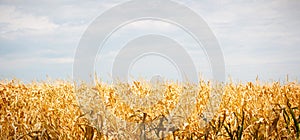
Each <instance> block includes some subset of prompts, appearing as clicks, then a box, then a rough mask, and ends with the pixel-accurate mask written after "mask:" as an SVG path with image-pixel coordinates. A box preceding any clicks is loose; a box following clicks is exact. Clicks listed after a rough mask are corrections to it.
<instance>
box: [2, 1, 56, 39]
mask: <svg viewBox="0 0 300 140" xmlns="http://www.w3.org/2000/svg"><path fill="white" fill-rule="evenodd" d="M0 9H1V12H0V23H1V25H0V30H1V37H3V38H10V39H13V38H15V37H18V36H24V35H28V34H35V35H41V34H47V33H50V32H53V31H54V30H55V29H56V28H57V27H58V25H57V24H55V23H53V22H51V21H50V20H49V19H48V18H47V17H38V16H34V15H32V14H26V13H22V12H20V11H18V9H17V8H16V7H15V6H3V5H0Z"/></svg>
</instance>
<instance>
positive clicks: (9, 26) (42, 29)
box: [0, 0, 300, 81]
mask: <svg viewBox="0 0 300 140" xmlns="http://www.w3.org/2000/svg"><path fill="white" fill-rule="evenodd" d="M123 2H125V1H124V0H123V1H121V0H99V1H94V0H90V1H71V0H59V1H58V0H57V1H46V0H41V1H31V0H27V1H21V0H0V79H11V78H13V77H16V78H18V79H21V80H24V81H30V80H36V79H37V80H42V79H45V78H46V76H49V77H51V78H52V79H56V78H60V79H71V78H72V66H73V59H74V54H75V51H76V48H77V46H78V43H79V41H80V38H81V36H82V34H83V33H84V31H85V30H86V29H87V27H88V25H89V24H90V23H92V21H93V20H94V19H95V18H96V17H97V16H99V15H101V13H103V12H104V11H106V10H108V9H110V8H112V7H113V6H116V5H118V4H122V3H123ZM177 2H179V3H181V4H183V5H185V6H187V7H189V8H191V9H192V10H194V11H195V12H196V13H197V14H198V15H200V16H201V17H202V18H203V19H204V20H205V21H206V22H207V24H208V25H209V27H210V28H211V30H212V31H213V32H214V34H215V36H216V37H217V39H218V41H219V44H220V47H221V48H222V50H223V55H224V59H225V65H226V76H228V77H229V76H230V77H232V78H233V79H235V80H241V81H253V80H255V78H256V76H257V75H258V76H259V78H260V79H262V80H264V81H268V80H271V79H273V80H279V79H281V80H282V79H284V78H285V77H286V75H289V77H290V78H291V79H298V80H299V78H300V71H299V70H300V46H299V44H300V27H299V25H300V10H299V7H300V1H299V0H261V1H258V0H244V1H243V2H238V1H229V0H224V1H219V0H216V1H211V0H203V1H198V0H177ZM149 26H150V27H152V29H155V30H161V32H164V30H168V31H173V29H172V27H169V25H168V24H165V23H157V22H150V23H149V22H140V23H132V24H131V25H128V26H127V27H125V28H124V29H120V31H119V32H118V33H116V35H115V36H113V37H112V38H113V39H118V36H122V35H123V36H124V34H126V31H127V32H129V31H128V29H132V28H140V30H142V31H143V32H144V31H147V30H145V29H144V28H146V29H147V27H149ZM126 29H127V30H126ZM152 31H153V30H152ZM119 39H120V38H119ZM123 39H124V38H123ZM120 40H121V39H120ZM120 40H119V41H120ZM111 42H114V41H113V40H111ZM117 42H118V41H117ZM188 43H189V42H188ZM110 45H115V44H109V43H108V44H107V46H108V48H109V47H110ZM116 49H118V48H114V49H106V50H107V51H105V49H104V52H102V53H100V54H101V56H99V58H102V59H101V60H99V62H98V63H96V70H97V73H100V75H101V74H102V73H103V75H104V79H105V78H107V77H108V78H109V76H107V75H109V74H108V73H109V70H107V69H106V68H108V67H109V66H106V65H109V63H111V62H112V60H113V56H114V55H112V54H113V53H115V52H116ZM188 52H189V53H190V54H191V56H192V57H193V58H194V60H195V63H197V64H198V63H201V64H199V66H197V67H198V68H199V69H197V70H198V71H199V72H200V73H202V74H204V75H206V74H207V75H209V70H208V69H209V68H208V67H206V66H205V65H206V63H207V62H205V59H202V58H203V56H201V57H200V56H199V53H197V52H198V50H189V51H188ZM193 53H194V55H193ZM200 53H201V52H200ZM197 56H199V59H198V58H196V57H197ZM155 59H157V60H155ZM151 60H152V61H154V60H155V61H158V62H162V63H161V65H165V63H167V62H163V61H160V60H159V59H158V58H145V60H143V61H140V62H137V63H136V64H137V66H134V67H137V68H136V69H134V68H133V70H132V73H138V72H141V71H143V68H144V69H147V70H149V68H145V67H144V66H143V64H145V63H147V62H148V61H149V62H150V61H151ZM202 60H203V62H202ZM147 66H150V67H152V68H153V70H157V69H158V68H159V67H160V66H159V64H156V65H155V64H153V65H149V64H148V65H147ZM157 67H158V68H157ZM170 69H172V68H171V67H170V68H169V67H164V68H163V69H162V70H160V71H158V73H159V72H161V74H162V75H164V72H166V73H169V74H176V71H175V72H174V70H170ZM208 77H209V76H208ZM228 77H227V78H228ZM105 80H107V79H105Z"/></svg>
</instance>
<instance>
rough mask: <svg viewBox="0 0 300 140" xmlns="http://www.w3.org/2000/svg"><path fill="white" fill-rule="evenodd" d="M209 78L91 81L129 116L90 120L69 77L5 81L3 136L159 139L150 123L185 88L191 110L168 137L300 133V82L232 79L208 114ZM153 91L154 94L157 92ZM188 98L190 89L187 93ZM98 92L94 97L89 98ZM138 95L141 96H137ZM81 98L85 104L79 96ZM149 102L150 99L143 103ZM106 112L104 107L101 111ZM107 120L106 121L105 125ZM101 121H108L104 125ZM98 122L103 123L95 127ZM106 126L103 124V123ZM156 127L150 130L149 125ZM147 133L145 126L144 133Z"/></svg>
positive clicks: (0, 106) (118, 112)
mask: <svg viewBox="0 0 300 140" xmlns="http://www.w3.org/2000/svg"><path fill="white" fill-rule="evenodd" d="M210 85H211V84H210V82H207V81H201V82H199V84H198V85H192V84H178V83H171V82H170V83H164V84H163V85H161V86H160V87H159V88H157V87H156V88H155V90H154V89H152V87H151V86H150V85H149V84H147V82H133V83H129V84H126V83H123V84H121V83H120V84H115V85H110V84H106V83H101V82H100V83H98V84H97V86H94V87H92V88H90V89H89V90H91V91H92V92H93V93H95V94H96V95H98V96H99V99H101V101H103V102H102V105H101V106H100V105H99V106H97V105H95V106H94V107H99V108H98V110H97V109H96V110H95V111H98V115H102V116H105V115H103V114H105V112H104V111H103V110H101V109H103V106H105V109H107V110H110V112H112V114H113V115H114V116H118V117H119V118H121V119H122V120H126V121H127V122H132V123H133V124H134V125H132V126H131V125H128V123H127V125H124V124H122V123H121V122H120V121H118V120H114V119H110V118H109V115H107V116H106V117H108V118H103V117H102V118H101V117H100V118H98V121H97V122H98V124H95V123H94V122H91V121H90V120H91V119H88V118H89V116H88V114H87V113H86V112H84V111H83V110H84V107H83V110H82V106H81V105H79V103H78V100H77V97H76V92H78V91H77V90H76V92H75V87H74V84H73V83H72V82H69V81H59V80H57V81H47V82H32V83H27V84H23V83H22V82H20V81H17V80H12V81H1V82H0V139H145V138H148V137H149V135H150V134H157V135H154V136H151V138H153V139H156V138H155V136H157V138H159V137H160V138H161V136H162V134H159V133H160V132H157V131H156V130H158V129H156V128H157V127H159V126H158V125H155V124H154V123H153V128H154V129H148V128H146V127H145V126H146V125H147V124H149V123H151V122H154V121H155V120H159V119H161V118H163V117H164V116H167V115H168V111H169V110H172V109H174V108H176V106H184V104H179V103H180V100H181V98H184V97H186V96H184V97H181V96H180V95H181V94H183V93H193V92H194V93H195V92H196V95H197V99H196V101H197V102H196V103H195V106H194V108H193V109H194V110H189V111H188V112H189V114H182V116H180V117H181V118H184V121H182V122H181V123H179V124H178V126H177V127H176V129H174V130H173V131H172V132H170V133H168V134H165V135H164V138H166V139H299V138H300V136H299V135H300V130H299V129H300V128H299V127H300V111H299V109H300V84H299V83H298V82H285V83H284V84H283V83H280V82H272V83H263V82H259V81H256V82H248V83H245V84H241V83H235V82H229V83H226V84H224V85H223V86H221V87H219V88H220V89H216V90H219V91H223V92H219V93H222V96H221V97H222V101H221V102H220V106H219V108H218V110H217V112H216V113H215V114H214V117H213V118H212V120H211V121H205V119H203V117H199V116H201V115H202V114H203V113H202V112H203V111H204V110H205V109H206V107H207V106H206V105H207V103H208V102H210V101H211V100H212V99H210V98H211V97H210V96H209V94H210V93H211V91H212V90H215V89H212V88H211V86H210ZM156 93H162V94H160V95H162V96H161V97H162V99H161V101H157V102H156V104H154V105H152V106H151V107H144V106H137V107H136V106H135V107H132V106H130V105H128V104H126V103H124V102H122V101H121V100H120V96H121V95H122V94H126V95H127V96H128V97H129V98H131V100H133V99H134V98H143V97H147V98H149V100H148V101H150V100H151V101H153V100H155V99H156V98H155V97H156V96H158V95H157V94H156ZM152 97H153V98H152ZM187 97H188V96H187ZM91 98H93V97H91ZM135 101H138V100H135ZM81 103H84V101H83V100H81ZM145 104H146V103H145ZM101 111H102V112H103V114H101V113H100V114H99V112H101ZM104 120H106V121H109V124H110V125H109V126H105V125H106V124H108V123H103V122H105V121H104ZM102 127H103V128H102ZM97 128H98V129H97ZM104 128H105V131H102V130H104ZM151 131H153V132H151ZM146 132H147V133H146Z"/></svg>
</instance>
